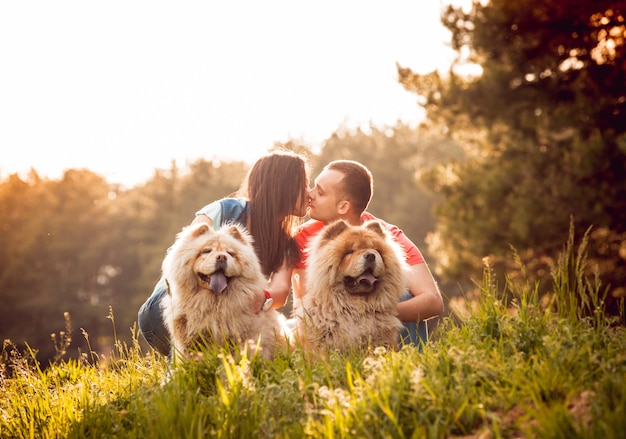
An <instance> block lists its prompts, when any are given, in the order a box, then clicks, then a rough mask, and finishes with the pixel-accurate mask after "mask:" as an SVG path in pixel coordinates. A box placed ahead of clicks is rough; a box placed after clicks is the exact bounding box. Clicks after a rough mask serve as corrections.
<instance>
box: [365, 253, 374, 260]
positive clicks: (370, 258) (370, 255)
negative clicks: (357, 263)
mask: <svg viewBox="0 0 626 439" xmlns="http://www.w3.org/2000/svg"><path fill="white" fill-rule="evenodd" d="M375 259H376V255H375V254H374V253H372V252H369V253H367V254H366V255H365V260H366V261H367V262H374V260H375Z"/></svg>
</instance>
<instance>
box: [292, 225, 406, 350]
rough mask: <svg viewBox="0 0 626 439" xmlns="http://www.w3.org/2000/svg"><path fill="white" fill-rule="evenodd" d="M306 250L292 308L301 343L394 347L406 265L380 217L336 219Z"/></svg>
mask: <svg viewBox="0 0 626 439" xmlns="http://www.w3.org/2000/svg"><path fill="white" fill-rule="evenodd" d="M308 251H309V254H308V265H307V268H306V276H305V277H306V280H305V282H306V294H305V295H304V297H303V298H302V304H301V305H302V306H301V307H300V308H298V309H297V310H296V313H295V314H296V328H295V334H294V335H295V339H296V340H298V341H299V342H300V344H301V346H302V347H303V348H304V349H313V350H315V351H323V350H326V349H330V350H335V349H336V350H339V351H342V352H347V351H353V350H359V349H365V348H367V347H370V346H371V347H375V346H386V347H390V348H395V347H397V344H398V331H399V329H400V328H401V327H402V323H401V322H400V320H398V318H397V317H396V316H395V313H396V307H397V303H398V298H399V297H400V296H401V295H402V293H403V292H404V291H405V289H406V281H405V273H406V271H405V270H406V268H407V266H406V264H405V262H404V261H405V260H404V255H403V253H402V250H401V249H400V247H399V246H398V245H397V244H396V243H395V242H394V241H393V240H392V238H391V237H388V236H387V234H386V232H385V231H384V230H383V228H382V226H381V225H380V223H379V222H378V221H369V222H366V223H365V224H364V225H362V226H350V225H348V224H347V223H346V222H344V221H342V220H339V221H337V222H335V223H332V224H330V225H328V226H326V227H325V228H324V229H323V230H322V231H321V232H320V234H319V235H318V236H317V237H315V238H314V240H313V241H312V242H311V244H310V247H309V250H308Z"/></svg>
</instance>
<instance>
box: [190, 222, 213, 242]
mask: <svg viewBox="0 0 626 439" xmlns="http://www.w3.org/2000/svg"><path fill="white" fill-rule="evenodd" d="M210 232H211V227H210V226H209V225H208V224H207V223H200V224H198V225H197V226H195V228H194V229H193V230H192V232H191V236H193V237H194V238H197V237H198V236H200V235H204V234H205V233H210Z"/></svg>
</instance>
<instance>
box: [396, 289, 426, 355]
mask: <svg viewBox="0 0 626 439" xmlns="http://www.w3.org/2000/svg"><path fill="white" fill-rule="evenodd" d="M411 297H413V295H412V294H411V292H410V291H406V292H405V293H404V294H403V295H402V296H401V297H400V302H404V301H405V300H409V299H410V298H411ZM402 324H403V325H404V328H402V329H401V330H400V344H412V345H415V346H416V347H417V348H419V351H420V352H422V347H423V345H425V344H426V342H427V341H428V324H427V323H426V321H425V320H420V321H419V322H402Z"/></svg>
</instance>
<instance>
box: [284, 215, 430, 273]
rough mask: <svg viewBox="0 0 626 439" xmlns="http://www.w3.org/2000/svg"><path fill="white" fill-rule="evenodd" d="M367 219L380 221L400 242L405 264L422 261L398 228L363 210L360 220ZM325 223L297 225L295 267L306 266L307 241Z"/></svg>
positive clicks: (416, 249)
mask: <svg viewBox="0 0 626 439" xmlns="http://www.w3.org/2000/svg"><path fill="white" fill-rule="evenodd" d="M369 220H376V221H378V222H380V223H381V224H382V226H383V227H384V228H385V229H386V230H387V232H388V233H389V234H390V235H391V236H392V237H393V239H394V241H396V242H397V243H398V244H400V246H401V247H402V250H404V255H405V256H406V263H407V264H409V265H417V264H420V263H422V262H424V257H423V256H422V253H421V252H420V251H419V249H418V248H417V246H416V245H415V244H413V242H412V241H411V240H410V239H409V238H407V236H406V235H405V234H404V232H403V231H402V230H401V229H400V228H398V227H397V226H394V225H393V224H389V223H387V222H385V221H383V220H380V219H378V218H376V217H375V216H374V215H372V214H371V213H368V212H363V214H362V215H361V221H369ZM325 225H326V224H325V223H323V222H321V221H317V220H309V221H307V222H306V223H304V224H302V225H301V226H300V227H298V232H297V233H296V236H295V239H296V242H297V243H298V248H299V249H300V261H299V262H298V263H297V264H296V265H295V268H301V269H303V268H305V267H306V259H307V252H306V248H307V246H308V244H309V241H310V240H311V238H313V237H314V236H315V235H317V234H318V233H319V232H320V230H322V229H323V228H324V226H325Z"/></svg>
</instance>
